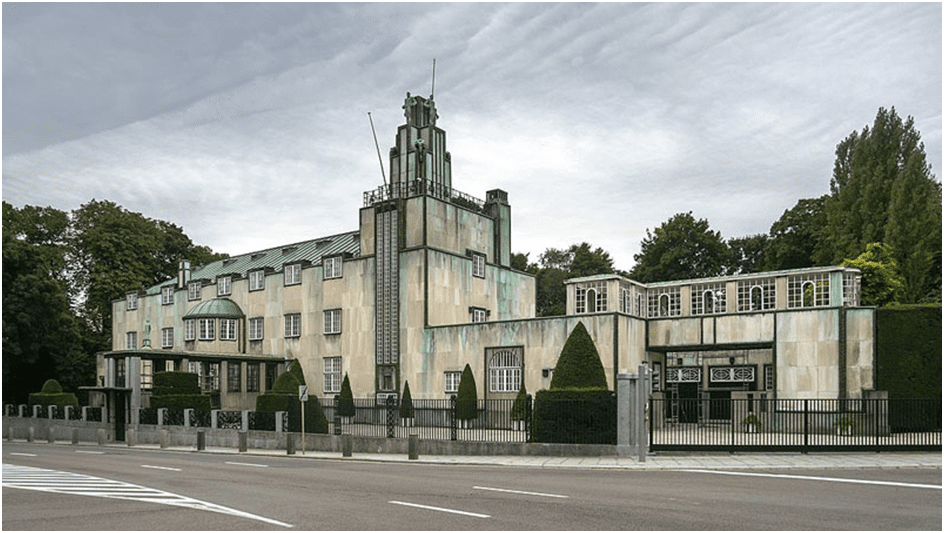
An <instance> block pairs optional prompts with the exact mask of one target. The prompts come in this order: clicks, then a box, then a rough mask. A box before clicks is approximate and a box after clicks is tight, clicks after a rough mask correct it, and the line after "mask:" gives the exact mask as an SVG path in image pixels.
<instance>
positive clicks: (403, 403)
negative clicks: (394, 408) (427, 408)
mask: <svg viewBox="0 0 944 533" xmlns="http://www.w3.org/2000/svg"><path fill="white" fill-rule="evenodd" d="M400 418H413V396H411V395H410V382H409V381H406V382H404V383H403V398H402V399H401V400H400Z"/></svg>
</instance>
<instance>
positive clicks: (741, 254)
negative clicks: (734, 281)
mask: <svg viewBox="0 0 944 533" xmlns="http://www.w3.org/2000/svg"><path fill="white" fill-rule="evenodd" d="M767 242H768V238H767V235H766V234H763V233H758V234H757V235H747V236H744V237H738V238H736V239H730V240H728V250H730V254H731V255H730V258H729V259H728V265H727V267H726V268H725V273H726V274H729V275H734V274H750V273H753V272H763V270H764V256H765V254H766V251H767Z"/></svg>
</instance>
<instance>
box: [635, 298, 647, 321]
mask: <svg viewBox="0 0 944 533" xmlns="http://www.w3.org/2000/svg"><path fill="white" fill-rule="evenodd" d="M636 315H637V316H640V317H642V318H646V297H645V295H642V294H637V295H636Z"/></svg>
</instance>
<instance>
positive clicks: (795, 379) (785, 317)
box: [776, 308, 841, 399]
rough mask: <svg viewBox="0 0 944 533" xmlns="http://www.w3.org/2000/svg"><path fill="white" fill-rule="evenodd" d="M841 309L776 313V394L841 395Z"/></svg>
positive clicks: (813, 396) (808, 396)
mask: <svg viewBox="0 0 944 533" xmlns="http://www.w3.org/2000/svg"><path fill="white" fill-rule="evenodd" d="M840 312H841V309H835V308H834V309H821V310H807V311H802V312H794V313H778V314H777V343H776V351H777V395H778V397H780V398H797V399H802V398H838V397H839V313H840Z"/></svg>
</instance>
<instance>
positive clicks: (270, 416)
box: [249, 411, 275, 431]
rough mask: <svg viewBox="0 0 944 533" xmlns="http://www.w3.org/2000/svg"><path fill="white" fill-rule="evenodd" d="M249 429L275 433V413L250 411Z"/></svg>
mask: <svg viewBox="0 0 944 533" xmlns="http://www.w3.org/2000/svg"><path fill="white" fill-rule="evenodd" d="M249 429H253V430H260V431H275V412H271V411H270V412H265V411H249Z"/></svg>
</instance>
